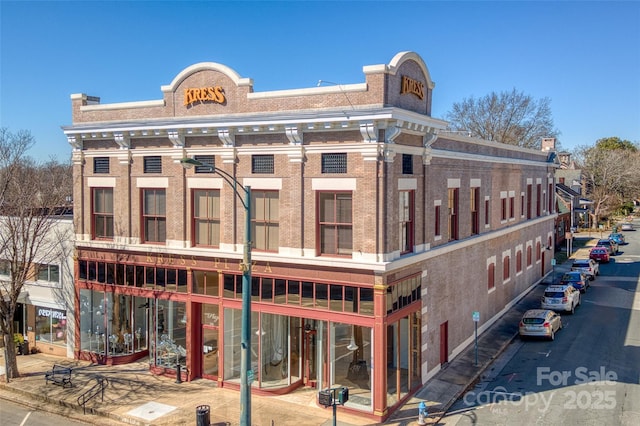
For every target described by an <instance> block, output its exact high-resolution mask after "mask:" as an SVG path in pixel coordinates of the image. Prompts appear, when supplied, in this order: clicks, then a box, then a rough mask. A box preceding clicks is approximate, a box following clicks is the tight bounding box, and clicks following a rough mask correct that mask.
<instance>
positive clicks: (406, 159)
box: [402, 154, 413, 175]
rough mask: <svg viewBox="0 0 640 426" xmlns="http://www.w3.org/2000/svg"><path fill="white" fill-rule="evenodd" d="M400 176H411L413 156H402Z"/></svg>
mask: <svg viewBox="0 0 640 426" xmlns="http://www.w3.org/2000/svg"><path fill="white" fill-rule="evenodd" d="M402 174H403V175H412V174H413V155H411V154H402Z"/></svg>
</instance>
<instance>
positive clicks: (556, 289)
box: [540, 285, 580, 314]
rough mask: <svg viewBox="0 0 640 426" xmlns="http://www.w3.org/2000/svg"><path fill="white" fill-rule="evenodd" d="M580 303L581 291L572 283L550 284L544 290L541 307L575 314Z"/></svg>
mask: <svg viewBox="0 0 640 426" xmlns="http://www.w3.org/2000/svg"><path fill="white" fill-rule="evenodd" d="M579 305H580V292H579V291H578V290H576V289H575V288H574V287H573V286H572V285H550V286H549V287H547V288H546V289H545V290H544V295H543V296H542V301H541V304H540V307H541V308H542V309H551V310H553V311H556V312H558V311H563V312H571V313H572V314H573V313H574V312H575V311H576V307H577V306H579Z"/></svg>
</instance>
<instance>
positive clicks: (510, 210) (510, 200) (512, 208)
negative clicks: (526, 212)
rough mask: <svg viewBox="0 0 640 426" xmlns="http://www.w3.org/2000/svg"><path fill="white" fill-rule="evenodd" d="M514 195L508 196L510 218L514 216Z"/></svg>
mask: <svg viewBox="0 0 640 426" xmlns="http://www.w3.org/2000/svg"><path fill="white" fill-rule="evenodd" d="M515 204H516V197H515V196H513V195H512V196H511V197H509V218H510V219H515V218H516V206H515Z"/></svg>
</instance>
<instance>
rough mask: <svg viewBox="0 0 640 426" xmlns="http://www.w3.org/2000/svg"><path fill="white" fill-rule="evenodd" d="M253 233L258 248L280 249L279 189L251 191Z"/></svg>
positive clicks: (254, 243) (254, 244) (255, 245)
mask: <svg viewBox="0 0 640 426" xmlns="http://www.w3.org/2000/svg"><path fill="white" fill-rule="evenodd" d="M251 206H252V208H251V235H252V237H253V238H252V240H253V248H254V249H256V250H266V251H278V247H279V244H280V199H279V193H278V191H251Z"/></svg>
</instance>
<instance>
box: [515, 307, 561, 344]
mask: <svg viewBox="0 0 640 426" xmlns="http://www.w3.org/2000/svg"><path fill="white" fill-rule="evenodd" d="M561 328H562V318H561V317H560V315H558V314H557V313H555V312H554V311H552V310H550V309H530V310H528V311H527V312H525V314H524V315H523V316H522V319H521V320H520V326H519V327H518V333H519V334H520V338H521V339H524V338H525V337H529V336H531V337H546V338H548V339H549V340H554V339H555V338H556V333H557V332H558V331H560V329H561Z"/></svg>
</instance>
